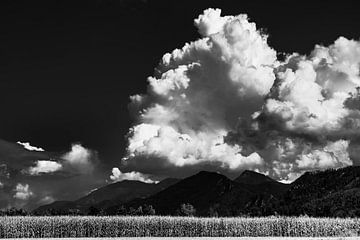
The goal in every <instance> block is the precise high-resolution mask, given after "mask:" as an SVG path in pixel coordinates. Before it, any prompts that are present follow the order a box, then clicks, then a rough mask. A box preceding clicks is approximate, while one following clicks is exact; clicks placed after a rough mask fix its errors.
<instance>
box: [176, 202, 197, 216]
mask: <svg viewBox="0 0 360 240" xmlns="http://www.w3.org/2000/svg"><path fill="white" fill-rule="evenodd" d="M177 214H178V215H180V216H188V217H189V216H194V215H195V214H196V209H195V208H194V206H193V205H191V204H190V203H183V204H181V205H180V208H179V209H178V210H177Z"/></svg>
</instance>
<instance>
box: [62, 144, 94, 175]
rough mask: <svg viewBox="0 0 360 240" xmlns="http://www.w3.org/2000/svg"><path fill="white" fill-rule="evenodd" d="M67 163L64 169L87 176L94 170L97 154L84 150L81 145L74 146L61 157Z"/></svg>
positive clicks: (64, 163)
mask: <svg viewBox="0 0 360 240" xmlns="http://www.w3.org/2000/svg"><path fill="white" fill-rule="evenodd" d="M61 158H62V159H64V160H65V161H64V162H63V165H64V168H65V169H67V170H70V171H72V170H75V171H77V172H80V173H83V174H87V173H91V172H92V171H93V169H94V161H96V159H97V154H96V152H94V151H92V150H89V149H86V148H84V147H83V146H82V145H80V144H73V145H72V146H71V150H70V151H69V152H67V153H65V154H64V155H62V156H61Z"/></svg>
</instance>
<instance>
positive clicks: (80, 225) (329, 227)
mask: <svg viewBox="0 0 360 240" xmlns="http://www.w3.org/2000/svg"><path fill="white" fill-rule="evenodd" d="M359 235H360V220H359V219H350V218H347V219H340V218H308V217H298V218H296V217H264V218H192V217H160V216H148V217H122V216H119V217H90V216H89V217H82V216H79V217H70V216H59V217H1V218H0V238H58V237H67V238H70V237H270V236H272V237H348V236H359Z"/></svg>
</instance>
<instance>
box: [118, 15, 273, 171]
mask: <svg viewBox="0 0 360 240" xmlns="http://www.w3.org/2000/svg"><path fill="white" fill-rule="evenodd" d="M195 25H196V26H197V27H198V29H199V32H200V34H202V35H203V37H204V38H202V39H200V40H198V41H195V42H192V43H190V44H186V45H185V46H184V47H183V48H182V49H176V50H174V51H173V52H172V53H167V54H165V55H164V57H163V59H162V62H161V63H160V65H159V66H158V68H157V74H156V76H154V77H149V78H148V82H149V87H148V93H147V95H135V96H132V98H131V99H132V103H131V105H130V108H131V112H133V113H135V115H136V116H135V117H136V118H137V119H138V121H139V122H140V123H139V124H138V125H135V126H134V127H132V128H131V129H130V132H129V136H130V137H129V145H128V148H127V152H128V154H127V156H126V157H125V158H124V159H125V160H126V162H128V163H127V164H131V161H132V159H134V158H141V157H143V156H151V157H152V158H157V159H158V160H159V159H161V160H162V164H163V165H171V166H175V167H178V168H182V167H184V166H189V165H199V164H200V165H201V164H203V163H210V165H216V166H217V165H221V167H223V168H226V169H230V170H237V169H243V168H256V167H258V166H259V165H262V164H263V160H262V158H261V157H260V156H259V155H258V154H257V153H255V152H253V153H249V154H246V155H243V154H241V151H242V147H241V146H240V145H237V144H231V145H230V144H228V143H226V142H225V141H224V137H226V135H227V133H228V132H229V131H230V130H232V129H234V128H235V126H236V122H237V120H238V118H239V116H248V115H250V114H251V113H253V112H254V111H256V110H260V109H261V104H262V102H263V100H262V99H263V98H264V96H266V94H267V93H268V92H269V90H270V88H271V86H272V85H273V82H274V80H275V74H274V73H273V66H275V65H277V64H278V63H277V61H276V52H275V51H274V50H273V49H272V48H270V47H269V46H268V45H267V42H266V38H267V37H266V36H265V35H263V34H261V33H260V32H259V31H258V30H257V29H256V26H255V24H254V23H250V22H249V21H248V18H247V16H246V15H239V16H236V17H221V16H220V10H219V9H217V10H214V9H209V10H207V11H205V12H204V14H203V15H200V16H199V18H198V19H196V20H195ZM249 101H251V102H252V104H248V102H249Z"/></svg>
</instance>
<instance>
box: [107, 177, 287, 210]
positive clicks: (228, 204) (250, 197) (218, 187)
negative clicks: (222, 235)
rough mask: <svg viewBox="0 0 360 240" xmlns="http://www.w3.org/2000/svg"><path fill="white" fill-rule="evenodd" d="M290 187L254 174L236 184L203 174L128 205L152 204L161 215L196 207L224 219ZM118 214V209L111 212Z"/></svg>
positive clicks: (238, 180)
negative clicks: (188, 204)
mask: <svg viewBox="0 0 360 240" xmlns="http://www.w3.org/2000/svg"><path fill="white" fill-rule="evenodd" d="M288 186H289V185H287V184H282V183H279V182H276V181H275V180H273V179H271V178H269V177H267V176H265V175H262V174H259V173H256V172H252V171H245V172H244V173H242V174H241V175H240V176H239V177H238V178H236V179H235V180H234V181H233V180H230V179H229V178H227V177H225V176H223V175H221V174H219V173H215V172H206V171H201V172H199V173H198V174H196V175H193V176H190V177H188V178H186V179H184V180H182V181H180V182H178V183H177V184H174V185H172V186H170V187H169V188H167V189H165V190H163V191H161V192H159V193H157V194H155V195H153V196H151V197H149V198H146V199H135V200H133V201H130V202H128V203H127V204H126V205H127V206H128V207H133V208H136V207H137V206H141V205H152V206H154V208H155V209H156V212H157V213H158V214H163V215H167V214H176V212H177V210H178V209H179V206H180V205H181V204H182V203H190V204H191V205H193V206H194V207H195V208H196V210H197V214H198V215H203V216H207V215H209V214H210V215H211V214H213V213H216V214H217V215H223V216H237V215H239V214H246V213H245V212H244V211H245V210H246V206H248V205H249V204H251V203H252V202H256V199H258V198H265V199H269V198H271V197H273V195H274V196H278V195H279V194H282V193H283V192H284V191H285V190H286V189H287V188H288ZM108 211H109V212H110V213H111V212H114V207H113V208H110V209H108Z"/></svg>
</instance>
